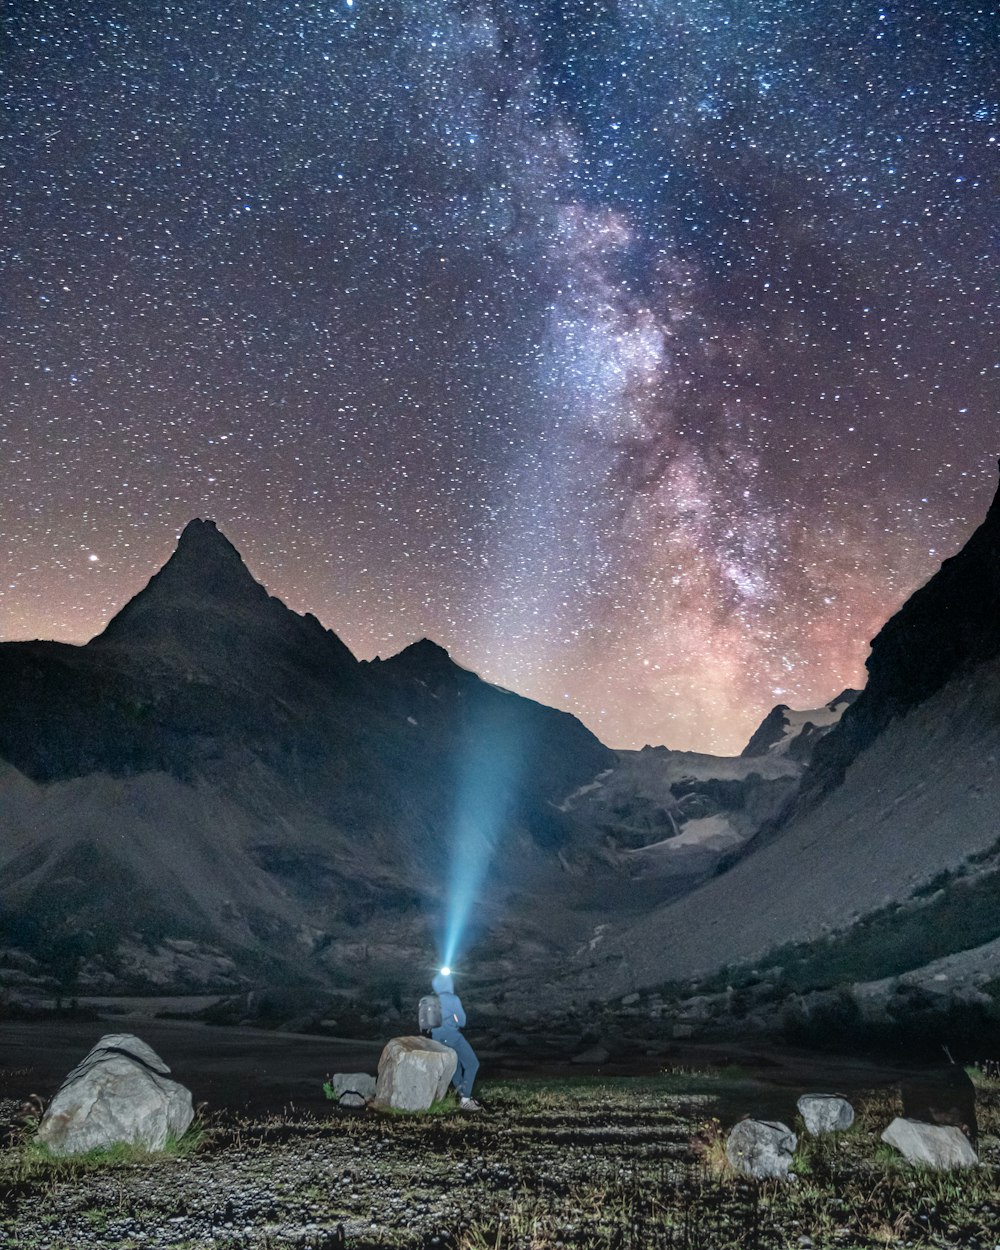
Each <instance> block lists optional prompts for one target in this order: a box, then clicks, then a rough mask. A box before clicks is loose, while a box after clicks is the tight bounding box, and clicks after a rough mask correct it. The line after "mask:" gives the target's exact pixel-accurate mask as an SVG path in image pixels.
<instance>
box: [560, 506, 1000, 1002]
mask: <svg viewBox="0 0 1000 1250" xmlns="http://www.w3.org/2000/svg"><path fill="white" fill-rule="evenodd" d="M998 657H1000V494H998V496H997V499H996V500H995V501H994V503H993V506H992V507H991V509H990V512H989V514H988V516H987V518H986V520H985V521H984V522H983V524H982V525H981V526H980V528H979V529H978V530H977V531H976V533H975V534H974V535H973V536H972V538H971V539H970V540H969V543H968V544H967V545H966V547H965V548H964V549H963V550H962V551H961V552H960V553H959V554H958V555H957V556H955V557H953V558H952V559H950V560H947V561H945V563H944V565H943V566H942V568H941V570H940V571H939V572H938V573H937V574H936V575H935V576H934V577H933V578H932V579H931V580H930V582H928V583H927V585H925V586H924V587H922V588H921V589H920V590H918V591H917V592H916V594H915V595H914V596H913V597H912V598H911V599H910V600H909V601H908V602H907V603H906V604H905V605H904V606H903V607H902V608H901V609H900V611H899V612H898V613H897V614H896V616H894V617H893V618H892V620H891V621H889V622H888V624H887V625H886V626H885V627H884V629H883V630H882V631H881V633H880V634H879V636H878V637H877V638H876V639H875V641H874V643H873V644H872V654H871V657H870V659H869V661H868V669H869V682H868V684H867V686H866V688H865V690H864V692H863V693H862V694H861V695H860V696H859V697H858V698H857V700H856V701H855V702H853V703H852V705H851V706H850V707H848V708H847V709H846V711H845V712H844V714H843V716H842V718H841V720H840V722H839V724H838V725H837V726H836V727H835V728H833V729H831V730H830V731H829V732H828V733H827V734H826V736H825V737H824V738H823V739H822V740H821V741H820V742H819V743H818V744H817V745H816V747H815V751H814V754H813V757H812V760H811V762H810V764H809V766H808V767H807V769H806V771H805V773H804V775H803V778H802V781H801V784H800V786H799V788H798V790H797V792H796V794H795V796H794V798H793V799H792V800H791V801H790V803H789V804H788V805H786V807H785V808H784V809H783V811H782V812H781V814H780V815H779V816H778V817H777V818H776V819H775V820H772V821H770V822H767V823H765V824H764V825H763V826H762V828H761V830H760V831H759V832H758V834H757V835H756V836H755V837H754V838H753V839H752V840H751V841H750V842H749V843H748V844H747V845H746V846H745V847H744V849H743V852H742V853H741V854H740V855H739V856H738V857H737V858H736V860H735V861H734V862H733V863H732V865H731V867H730V868H729V870H728V871H727V872H725V873H723V874H722V875H718V876H715V877H713V878H712V879H711V880H709V881H707V882H705V883H704V884H702V885H700V886H699V887H698V888H697V889H696V890H694V891H693V892H691V893H689V894H687V895H685V897H683V898H681V899H679V900H677V901H676V902H673V903H670V904H669V905H667V906H663V907H660V908H656V909H654V910H653V911H652V912H651V913H650V914H648V915H646V916H643V917H641V918H640V919H639V920H636V921H628V920H626V921H625V923H623V924H620V925H618V926H614V927H612V926H609V927H608V928H607V929H606V930H605V931H604V932H603V933H602V935H601V940H600V942H598V943H595V945H594V946H593V947H592V948H590V949H589V950H587V951H586V952H583V953H582V955H581V961H580V962H581V964H583V963H585V964H587V965H588V967H587V969H586V970H581V971H580V972H578V973H576V974H574V975H576V977H577V978H578V979H577V983H576V985H575V992H580V986H581V984H589V985H590V986H591V987H592V992H594V993H596V992H597V988H598V987H600V988H601V991H602V993H603V994H609V993H610V994H614V993H617V994H627V993H629V992H630V991H637V990H644V989H649V988H652V987H656V986H664V985H668V984H670V983H677V982H686V983H690V982H692V981H695V980H699V979H700V980H705V979H706V978H709V979H711V978H714V979H715V981H716V982H720V983H721V984H722V985H725V984H726V982H727V981H728V982H729V983H730V984H735V983H736V982H740V981H743V982H747V981H749V982H751V983H752V982H753V980H754V978H755V977H756V979H757V981H758V982H760V981H762V980H765V979H766V977H765V976H764V974H765V972H767V970H768V969H770V972H769V974H768V975H770V976H771V977H772V978H774V979H776V980H779V981H785V982H787V981H789V980H791V982H792V983H793V984H795V983H796V981H797V982H798V983H799V984H801V982H802V980H803V979H804V977H805V976H806V975H808V977H809V979H810V980H811V984H812V985H813V986H815V987H819V988H822V987H824V986H833V985H838V984H839V985H849V984H852V983H861V982H868V981H874V980H878V979H880V978H886V977H895V976H898V975H900V974H903V973H906V972H910V971H913V970H915V969H918V968H920V967H922V966H923V965H925V964H928V963H930V962H931V961H932V960H934V959H940V958H942V957H944V956H949V955H954V954H957V953H959V952H962V951H968V950H971V949H972V948H975V947H981V946H984V945H987V944H988V943H991V942H992V941H993V940H994V939H995V938H996V937H998V936H1000V909H998V908H997V905H996V904H997V900H998V896H1000V843H998V834H1000V829H998V825H997V812H998V811H1000V770H998V767H997V765H998V760H1000V658H998ZM932 975H937V974H932ZM945 975H950V974H945ZM936 984H938V985H940V984H942V983H941V982H937V983H936ZM986 988H987V989H988V990H989V992H988V993H985V994H984V995H983V997H982V1005H983V1006H984V1008H986V1009H988V1010H989V1011H991V1012H992V1011H995V1009H996V1008H997V1006H998V1002H1000V998H998V993H997V990H998V986H997V984H996V981H995V978H994V979H993V983H992V985H990V986H988V987H986Z"/></svg>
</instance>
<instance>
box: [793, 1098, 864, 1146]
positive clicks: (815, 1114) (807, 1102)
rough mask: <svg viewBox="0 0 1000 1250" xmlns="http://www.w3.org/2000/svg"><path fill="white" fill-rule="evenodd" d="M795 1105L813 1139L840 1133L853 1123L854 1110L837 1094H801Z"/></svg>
mask: <svg viewBox="0 0 1000 1250" xmlns="http://www.w3.org/2000/svg"><path fill="white" fill-rule="evenodd" d="M795 1105H796V1106H797V1107H798V1109H799V1115H801V1116H802V1119H803V1120H804V1121H805V1125H806V1129H807V1131H808V1132H810V1133H812V1135H813V1136H814V1137H821V1136H822V1135H823V1134H824V1133H842V1132H843V1131H844V1130H845V1129H848V1128H850V1127H851V1125H852V1124H853V1123H854V1108H853V1107H852V1106H851V1104H850V1103H849V1102H848V1101H847V1099H846V1098H841V1096H840V1095H839V1094H803V1095H802V1097H801V1098H800V1099H799V1101H798V1102H797V1103H796V1104H795Z"/></svg>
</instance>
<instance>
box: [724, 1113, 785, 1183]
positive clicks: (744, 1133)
mask: <svg viewBox="0 0 1000 1250" xmlns="http://www.w3.org/2000/svg"><path fill="white" fill-rule="evenodd" d="M797 1145H798V1138H797V1137H796V1136H795V1134H794V1133H793V1132H792V1130H791V1129H790V1128H789V1127H788V1125H787V1124H781V1123H779V1122H778V1121H777V1120H740V1122H739V1123H738V1124H737V1125H736V1126H735V1128H734V1129H733V1131H732V1132H731V1133H730V1134H729V1136H728V1138H727V1139H726V1158H727V1159H728V1160H729V1163H730V1166H731V1167H732V1168H734V1169H735V1170H736V1171H737V1172H742V1173H743V1174H744V1175H745V1176H754V1177H756V1178H757V1179H758V1180H764V1179H765V1178H767V1177H772V1176H777V1177H787V1176H788V1165H789V1164H790V1163H791V1161H792V1155H794V1154H795V1147H796V1146H797Z"/></svg>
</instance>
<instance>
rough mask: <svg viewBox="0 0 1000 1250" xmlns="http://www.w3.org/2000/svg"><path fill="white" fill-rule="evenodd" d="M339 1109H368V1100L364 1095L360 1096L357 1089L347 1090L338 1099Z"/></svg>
mask: <svg viewBox="0 0 1000 1250" xmlns="http://www.w3.org/2000/svg"><path fill="white" fill-rule="evenodd" d="M337 1106H338V1107H367V1106H368V1100H367V1099H366V1098H365V1096H364V1094H359V1093H358V1091H357V1090H356V1089H345V1090H344V1092H343V1093H342V1094H341V1095H340V1097H339V1098H338V1099H337Z"/></svg>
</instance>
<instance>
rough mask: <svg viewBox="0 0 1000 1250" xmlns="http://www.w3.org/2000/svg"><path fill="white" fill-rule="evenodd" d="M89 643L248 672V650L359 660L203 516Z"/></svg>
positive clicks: (322, 661)
mask: <svg viewBox="0 0 1000 1250" xmlns="http://www.w3.org/2000/svg"><path fill="white" fill-rule="evenodd" d="M89 646H91V647H95V648H102V647H115V648H116V649H118V650H121V649H125V650H134V649H136V648H140V649H141V650H142V651H143V653H144V654H149V653H155V654H156V655H157V656H158V657H159V658H160V659H161V660H164V661H166V662H171V661H174V662H176V661H179V660H182V661H183V662H184V664H185V665H186V666H187V667H188V668H189V669H190V668H191V667H194V668H197V669H209V670H211V671H213V672H217V671H220V670H222V669H230V670H233V671H234V672H235V671H237V670H240V669H241V667H242V670H243V673H244V676H245V675H246V674H247V673H249V672H250V671H251V670H252V665H251V666H250V667H248V665H249V664H250V661H249V657H250V654H251V652H255V653H257V655H258V657H263V659H262V660H261V662H262V663H266V664H273V663H275V662H278V661H279V659H280V660H281V662H287V661H289V660H292V659H293V657H294V663H295V664H297V665H298V666H300V667H303V668H311V667H316V666H318V667H319V668H321V669H322V668H327V669H329V668H330V667H331V666H332V667H333V668H336V669H342V670H346V669H354V668H355V667H356V666H357V661H356V660H355V658H354V656H353V655H352V654H351V652H350V651H349V650H348V648H347V647H346V646H345V645H344V643H343V642H341V640H340V639H339V638H338V637H337V635H336V634H334V633H333V632H332V631H330V630H328V629H324V627H323V626H322V625H321V624H320V623H319V621H318V620H316V618H315V617H314V616H311V615H309V614H306V615H305V616H299V614H298V613H297V612H293V611H292V610H291V608H288V607H286V606H285V604H283V603H282V602H281V600H280V599H276V598H274V597H273V596H271V595H269V594H268V592H267V591H266V590H265V588H264V587H263V586H262V585H261V584H260V582H258V581H257V580H256V579H255V578H254V577H253V575H252V574H251V572H250V570H249V569H248V568H247V566H246V565H245V564H244V563H243V559H242V557H241V556H240V553H239V552H238V551H237V550H236V548H235V547H234V546H233V544H232V543H231V542H230V541H229V539H228V538H226V536H225V535H224V534H223V533H221V531H220V530H219V529H218V527H217V526H216V524H215V522H214V521H202V520H194V521H190V522H189V523H188V524H187V525H186V526H185V527H184V531H183V532H182V534H181V536H180V538H179V539H178V542H177V547H176V549H175V550H174V553H173V555H172V556H171V557H170V559H169V560H168V561H167V563H166V564H165V565H164V566H163V568H162V569H160V571H159V572H158V573H156V574H154V575H153V577H151V578H150V580H149V582H148V584H147V585H146V587H145V589H143V590H141V591H140V592H139V593H138V594H137V595H136V596H135V597H134V598H133V599H130V600H129V602H128V603H126V604H125V606H124V607H123V608H122V610H121V611H120V612H119V613H118V615H117V616H115V617H113V618H112V620H111V621H110V622H109V623H108V626H107V628H106V629H105V631H104V633H103V634H100V635H99V636H98V637H97V638H94V639H92V640H91V642H90V643H89ZM259 680H261V681H263V680H264V674H263V673H261V674H260V675H259Z"/></svg>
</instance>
